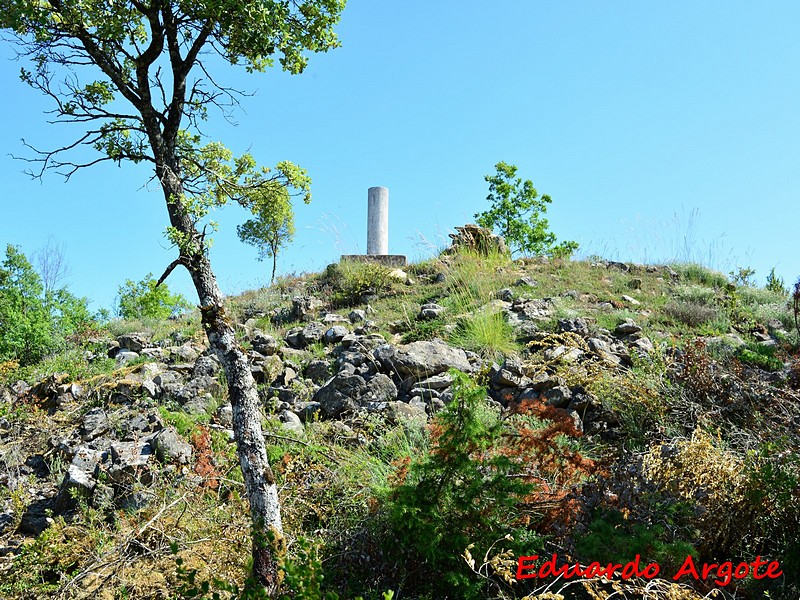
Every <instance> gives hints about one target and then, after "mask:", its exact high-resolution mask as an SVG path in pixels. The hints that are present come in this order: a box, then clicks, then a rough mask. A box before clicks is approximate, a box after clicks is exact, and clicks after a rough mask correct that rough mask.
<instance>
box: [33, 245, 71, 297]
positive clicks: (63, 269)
mask: <svg viewBox="0 0 800 600" xmlns="http://www.w3.org/2000/svg"><path fill="white" fill-rule="evenodd" d="M33 259H34V262H35V263H36V267H37V271H38V273H39V276H40V277H41V278H42V285H44V291H45V294H47V293H48V292H52V291H54V290H56V289H58V288H59V287H61V283H62V282H64V281H65V280H66V278H67V277H68V276H69V265H68V264H67V259H66V257H65V251H64V244H59V243H58V242H56V240H55V238H53V236H49V237H48V238H47V242H46V243H45V245H44V246H42V247H41V248H39V249H38V250H37V251H36V252H34V254H33Z"/></svg>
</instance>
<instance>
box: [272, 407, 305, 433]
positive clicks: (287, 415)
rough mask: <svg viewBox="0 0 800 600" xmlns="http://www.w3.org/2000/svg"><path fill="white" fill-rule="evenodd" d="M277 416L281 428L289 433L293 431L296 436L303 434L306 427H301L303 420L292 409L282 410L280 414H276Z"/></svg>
mask: <svg viewBox="0 0 800 600" xmlns="http://www.w3.org/2000/svg"><path fill="white" fill-rule="evenodd" d="M278 418H279V419H280V420H281V424H282V425H283V428H284V429H286V430H287V431H289V432H290V433H293V434H295V435H297V436H302V435H303V434H305V432H306V429H305V427H303V422H302V421H301V420H300V417H299V416H298V415H296V414H295V413H293V412H292V411H290V410H282V411H281V414H280V415H278Z"/></svg>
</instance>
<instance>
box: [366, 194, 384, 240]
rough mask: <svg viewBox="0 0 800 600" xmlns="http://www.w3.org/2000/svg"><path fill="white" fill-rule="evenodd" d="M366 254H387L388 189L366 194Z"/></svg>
mask: <svg viewBox="0 0 800 600" xmlns="http://www.w3.org/2000/svg"><path fill="white" fill-rule="evenodd" d="M367 254H371V255H375V254H389V188H385V187H371V188H369V191H368V192H367Z"/></svg>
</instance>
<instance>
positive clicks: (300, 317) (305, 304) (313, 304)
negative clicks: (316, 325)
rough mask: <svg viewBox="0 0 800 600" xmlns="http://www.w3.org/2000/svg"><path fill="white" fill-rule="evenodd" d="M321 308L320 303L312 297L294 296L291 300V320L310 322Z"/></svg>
mask: <svg viewBox="0 0 800 600" xmlns="http://www.w3.org/2000/svg"><path fill="white" fill-rule="evenodd" d="M321 307H322V302H321V301H320V300H318V299H317V298H315V297H313V296H295V297H294V298H292V320H294V321H312V320H314V313H315V312H316V311H317V310H318V309H320V308H321Z"/></svg>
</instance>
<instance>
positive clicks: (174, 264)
mask: <svg viewBox="0 0 800 600" xmlns="http://www.w3.org/2000/svg"><path fill="white" fill-rule="evenodd" d="M178 266H183V267H186V268H187V269H188V268H189V267H188V265H187V264H186V261H185V260H184V259H183V257H182V256H179V257H178V258H176V259H175V260H173V261H172V262H171V263H169V265H168V266H167V268H166V269H165V270H164V274H163V275H162V276H161V277H159V278H158V281H156V287H158V286H160V285H161V284H162V283H164V281H165V280H166V279H167V277H169V275H170V273H172V271H174V270H175V267H178Z"/></svg>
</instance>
